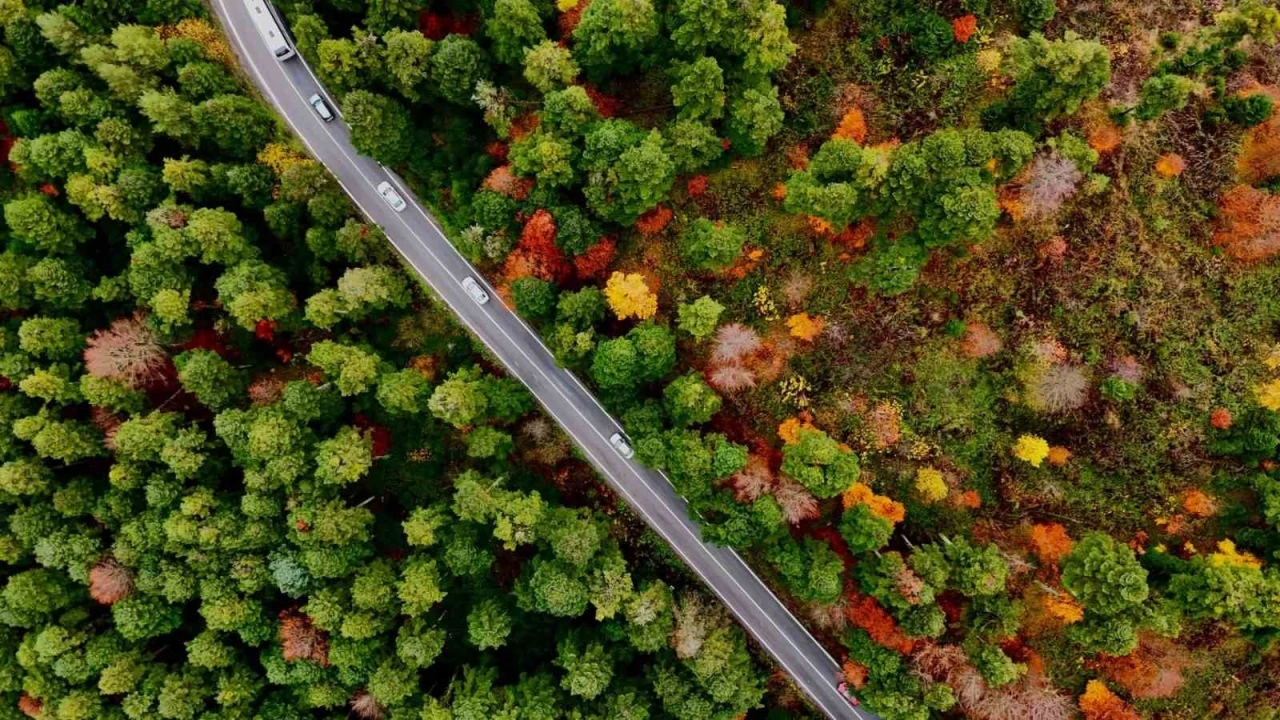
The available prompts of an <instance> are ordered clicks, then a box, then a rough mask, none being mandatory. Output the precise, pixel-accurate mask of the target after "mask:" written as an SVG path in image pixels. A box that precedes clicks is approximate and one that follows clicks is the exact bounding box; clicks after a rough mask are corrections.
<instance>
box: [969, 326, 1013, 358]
mask: <svg viewBox="0 0 1280 720" xmlns="http://www.w3.org/2000/svg"><path fill="white" fill-rule="evenodd" d="M1002 347H1004V343H1002V342H1000V336H999V335H996V333H995V331H994V330H992V329H991V328H990V326H988V325H987V324H986V323H980V322H971V323H968V324H967V325H965V328H964V335H963V336H962V337H961V338H960V352H962V353H964V354H965V355H966V356H968V357H971V358H984V357H990V356H992V355H995V354H996V353H998V352H1000V349H1001V348H1002Z"/></svg>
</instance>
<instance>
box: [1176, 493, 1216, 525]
mask: <svg viewBox="0 0 1280 720" xmlns="http://www.w3.org/2000/svg"><path fill="white" fill-rule="evenodd" d="M1182 509H1184V510H1186V511H1187V512H1188V513H1190V514H1192V515H1194V516H1195V517H1202V518H1203V517H1209V516H1211V515H1215V514H1217V512H1218V503H1216V502H1214V500H1213V498H1211V497H1209V496H1208V495H1205V494H1204V493H1203V492H1201V491H1199V490H1189V491H1187V494H1186V495H1183V496H1182Z"/></svg>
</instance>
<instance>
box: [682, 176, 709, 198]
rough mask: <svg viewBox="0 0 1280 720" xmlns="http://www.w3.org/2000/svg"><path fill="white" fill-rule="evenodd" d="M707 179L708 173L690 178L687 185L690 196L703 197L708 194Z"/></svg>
mask: <svg viewBox="0 0 1280 720" xmlns="http://www.w3.org/2000/svg"><path fill="white" fill-rule="evenodd" d="M707 181H708V178H707V176H706V175H694V176H693V177H691V178H689V182H688V183H687V184H686V186H685V187H687V188H688V190H689V197H702V196H703V195H706V194H707Z"/></svg>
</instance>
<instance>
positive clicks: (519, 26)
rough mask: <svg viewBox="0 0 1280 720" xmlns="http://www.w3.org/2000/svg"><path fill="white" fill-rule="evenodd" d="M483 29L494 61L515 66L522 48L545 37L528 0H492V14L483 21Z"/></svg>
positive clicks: (528, 46)
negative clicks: (490, 43) (494, 0)
mask: <svg viewBox="0 0 1280 720" xmlns="http://www.w3.org/2000/svg"><path fill="white" fill-rule="evenodd" d="M484 32H485V34H486V35H488V36H489V40H490V41H492V45H491V48H492V50H493V55H494V57H495V58H497V60H498V62H500V63H504V64H507V65H515V66H518V65H520V63H521V61H522V60H523V59H524V56H525V50H526V48H532V47H535V46H537V45H538V43H541V42H544V41H546V39H547V33H546V31H545V30H543V29H542V18H540V17H539V16H538V11H537V9H536V8H534V6H533V3H531V2H529V0H496V2H494V3H493V16H492V17H490V18H488V19H487V20H486V21H485V23H484Z"/></svg>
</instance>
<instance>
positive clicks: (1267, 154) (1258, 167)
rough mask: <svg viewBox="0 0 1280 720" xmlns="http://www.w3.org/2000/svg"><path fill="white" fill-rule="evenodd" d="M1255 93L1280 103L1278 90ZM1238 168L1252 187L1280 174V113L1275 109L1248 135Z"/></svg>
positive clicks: (1241, 176)
mask: <svg viewBox="0 0 1280 720" xmlns="http://www.w3.org/2000/svg"><path fill="white" fill-rule="evenodd" d="M1253 92H1265V93H1266V94H1267V95H1269V96H1270V97H1271V99H1272V100H1273V101H1275V102H1276V103H1277V104H1280V90H1277V89H1276V88H1268V89H1265V90H1262V89H1255V90H1254V91H1253ZM1236 167H1237V169H1238V170H1239V171H1240V178H1241V179H1242V180H1244V182H1247V183H1249V184H1250V185H1255V184H1257V183H1260V182H1263V181H1265V180H1270V179H1271V178H1273V177H1275V176H1277V175H1280V110H1274V109H1273V110H1272V111H1271V117H1270V118H1269V119H1268V120H1266V121H1265V122H1262V123H1260V124H1258V125H1255V126H1254V127H1252V128H1250V129H1249V132H1248V133H1246V134H1245V136H1244V144H1243V145H1242V146H1241V147H1240V158H1239V159H1238V160H1237V161H1236Z"/></svg>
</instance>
